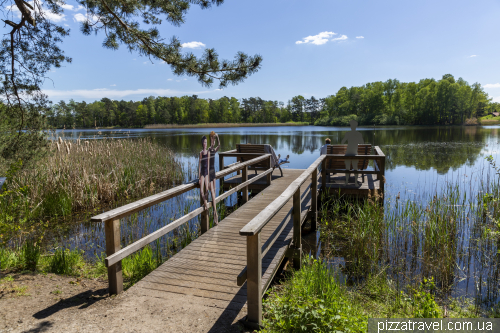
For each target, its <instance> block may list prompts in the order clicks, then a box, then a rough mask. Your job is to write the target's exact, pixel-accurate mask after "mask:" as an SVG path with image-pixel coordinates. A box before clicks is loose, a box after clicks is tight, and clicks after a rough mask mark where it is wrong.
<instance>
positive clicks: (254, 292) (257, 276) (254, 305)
mask: <svg viewBox="0 0 500 333" xmlns="http://www.w3.org/2000/svg"><path fill="white" fill-rule="evenodd" d="M261 253H262V252H261V245H260V232H258V233H257V234H256V235H253V236H247V306H248V317H247V319H248V321H249V322H250V323H252V324H255V325H262V291H261V288H262V281H261V277H262V258H261Z"/></svg>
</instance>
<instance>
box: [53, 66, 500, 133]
mask: <svg viewBox="0 0 500 333" xmlns="http://www.w3.org/2000/svg"><path fill="white" fill-rule="evenodd" d="M499 111H500V103H497V102H492V101H491V99H490V98H489V96H488V94H487V93H486V92H485V91H484V89H483V87H482V86H481V85H480V84H479V83H474V84H469V83H468V82H466V81H465V80H463V79H462V78H458V79H455V78H454V77H453V75H451V74H446V75H443V77H442V78H441V79H440V80H436V79H428V78H426V79H421V80H420V81H418V82H401V81H399V80H397V79H389V80H387V81H384V82H381V81H377V82H369V83H366V84H365V85H362V86H358V87H355V86H353V87H350V88H348V87H342V88H340V89H339V90H338V91H337V92H336V93H333V94H331V95H328V96H326V97H325V98H319V99H318V98H316V97H314V96H311V97H310V98H305V97H304V96H302V95H297V96H294V97H292V98H291V99H289V100H288V101H286V102H283V101H277V100H264V99H262V98H260V97H250V98H242V99H237V98H235V97H227V96H224V97H221V98H219V99H210V98H208V99H203V98H199V97H198V96H197V95H192V96H181V97H164V96H158V97H154V96H150V97H147V98H144V99H143V100H142V101H125V100H121V101H118V100H111V99H109V98H102V99H101V100H100V101H94V102H92V103H86V102H85V101H82V102H76V101H74V100H70V101H69V102H68V103H67V102H65V101H60V102H58V103H55V104H53V106H52V107H51V108H50V109H49V111H47V112H46V113H45V116H46V119H47V125H48V126H49V127H51V128H65V129H70V128H96V127H97V128H107V127H116V126H119V127H121V128H144V126H151V125H152V124H165V126H172V128H175V127H176V126H185V125H194V127H203V126H205V125H200V124H238V125H237V126H252V125H247V124H269V123H271V124H278V123H279V124H286V123H288V122H290V121H293V122H299V123H308V124H314V125H322V126H348V125H349V121H350V120H352V119H354V120H356V121H357V122H358V124H359V125H360V126H373V125H398V126H401V125H465V124H466V123H467V122H468V120H470V119H474V118H476V119H479V118H481V117H484V116H487V115H491V114H492V113H493V112H499ZM469 122H470V121H469ZM206 126H208V125H206ZM253 126H255V125H253ZM258 126H268V125H258ZM273 126H277V125H273ZM153 128H154V127H153ZM167 128H170V127H167Z"/></svg>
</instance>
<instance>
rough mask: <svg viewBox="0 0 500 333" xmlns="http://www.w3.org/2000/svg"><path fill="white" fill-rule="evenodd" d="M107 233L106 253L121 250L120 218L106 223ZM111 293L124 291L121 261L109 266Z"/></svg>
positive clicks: (105, 229) (110, 253)
mask: <svg viewBox="0 0 500 333" xmlns="http://www.w3.org/2000/svg"><path fill="white" fill-rule="evenodd" d="M104 231H105V232H104V234H105V235H106V255H108V256H109V255H112V254H113V253H116V252H117V251H119V250H120V220H108V221H106V222H105V223H104ZM108 285H109V293H110V294H111V295H117V294H119V293H121V292H122V291H123V275H122V265H121V262H117V263H115V264H114V265H110V266H108Z"/></svg>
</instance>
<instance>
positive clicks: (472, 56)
mask: <svg viewBox="0 0 500 333" xmlns="http://www.w3.org/2000/svg"><path fill="white" fill-rule="evenodd" d="M474 57H477V55H475V54H473V55H471V56H470V57H469V58H474Z"/></svg>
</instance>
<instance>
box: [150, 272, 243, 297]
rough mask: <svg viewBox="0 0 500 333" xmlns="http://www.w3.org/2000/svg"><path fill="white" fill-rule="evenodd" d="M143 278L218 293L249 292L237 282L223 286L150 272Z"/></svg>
mask: <svg viewBox="0 0 500 333" xmlns="http://www.w3.org/2000/svg"><path fill="white" fill-rule="evenodd" d="M142 280H143V281H145V282H150V283H158V284H160V283H161V284H164V285H169V286H176V287H185V288H191V289H198V290H206V291H212V292H216V293H224V294H232V295H241V296H246V294H247V291H246V288H241V287H238V286H237V285H236V284H234V285H233V286H221V285H219V284H213V283H208V282H207V281H206V280H205V279H203V280H198V281H188V280H185V279H165V277H161V276H157V275H151V274H149V275H148V276H146V277H144V279H142Z"/></svg>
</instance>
